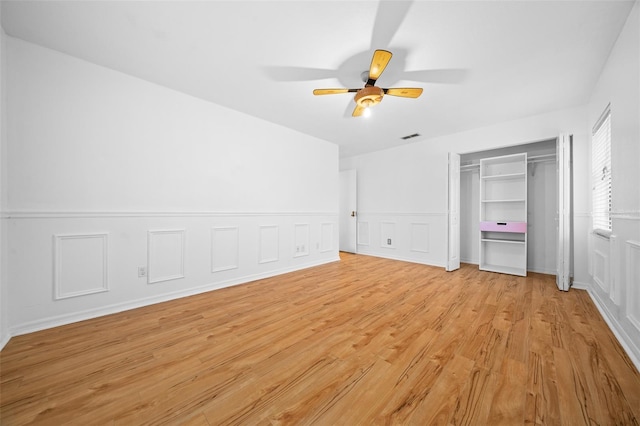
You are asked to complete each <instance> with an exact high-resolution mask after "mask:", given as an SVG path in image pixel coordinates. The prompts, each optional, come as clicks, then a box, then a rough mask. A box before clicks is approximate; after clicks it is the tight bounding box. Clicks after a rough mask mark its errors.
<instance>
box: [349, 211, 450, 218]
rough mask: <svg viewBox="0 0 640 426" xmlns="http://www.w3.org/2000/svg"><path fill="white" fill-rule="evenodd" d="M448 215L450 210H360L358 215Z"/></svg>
mask: <svg viewBox="0 0 640 426" xmlns="http://www.w3.org/2000/svg"><path fill="white" fill-rule="evenodd" d="M365 215H370V216H436V217H437V216H448V212H442V213H438V212H376V211H358V216H359V217H360V216H365Z"/></svg>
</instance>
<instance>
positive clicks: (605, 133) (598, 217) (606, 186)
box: [591, 106, 611, 232]
mask: <svg viewBox="0 0 640 426" xmlns="http://www.w3.org/2000/svg"><path fill="white" fill-rule="evenodd" d="M591 174H592V177H591V181H592V182H593V188H592V194H591V196H592V202H593V206H592V208H593V229H594V230H600V231H609V232H610V231H611V109H610V106H607V108H606V109H605V110H604V112H603V113H602V116H600V119H599V120H598V122H597V123H596V125H595V126H594V127H593V137H592V139H591Z"/></svg>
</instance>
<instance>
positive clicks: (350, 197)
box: [338, 170, 358, 253]
mask: <svg viewBox="0 0 640 426" xmlns="http://www.w3.org/2000/svg"><path fill="white" fill-rule="evenodd" d="M357 194H358V192H357V175H356V171H355V170H345V171H342V172H340V205H339V207H338V209H339V213H338V214H339V219H338V223H339V226H340V240H339V250H340V251H344V252H347V253H356V249H357V214H358V213H357V210H358V209H357Z"/></svg>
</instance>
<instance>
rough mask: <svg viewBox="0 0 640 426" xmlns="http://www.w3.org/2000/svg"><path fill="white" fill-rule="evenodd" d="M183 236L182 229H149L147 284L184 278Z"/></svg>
mask: <svg viewBox="0 0 640 426" xmlns="http://www.w3.org/2000/svg"><path fill="white" fill-rule="evenodd" d="M184 236H185V230H184V229H171V230H158V231H149V233H148V260H147V261H148V263H149V264H148V268H147V269H148V283H149V284H153V283H158V282H162V281H169V280H176V279H180V278H184V250H185V246H184Z"/></svg>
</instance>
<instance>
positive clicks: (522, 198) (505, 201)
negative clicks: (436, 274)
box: [460, 139, 558, 276]
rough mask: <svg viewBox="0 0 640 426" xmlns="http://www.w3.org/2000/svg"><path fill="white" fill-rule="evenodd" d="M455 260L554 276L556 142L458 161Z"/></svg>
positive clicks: (485, 267) (495, 269)
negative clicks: (456, 254)
mask: <svg viewBox="0 0 640 426" xmlns="http://www.w3.org/2000/svg"><path fill="white" fill-rule="evenodd" d="M460 160H461V167H460V172H461V173H460V260H461V261H462V262H465V263H471V264H477V265H478V266H479V269H481V270H488V271H493V272H501V273H507V274H513V275H521V276H525V275H526V274H527V271H531V272H540V273H545V274H554V275H555V273H556V251H557V247H556V245H557V220H556V219H557V205H558V204H557V199H558V197H557V194H558V179H557V173H556V139H551V140H545V141H541V142H534V143H529V144H524V145H517V146H511V147H505V148H499V149H492V150H487V151H480V152H473V153H467V154H462V155H461V156H460Z"/></svg>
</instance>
